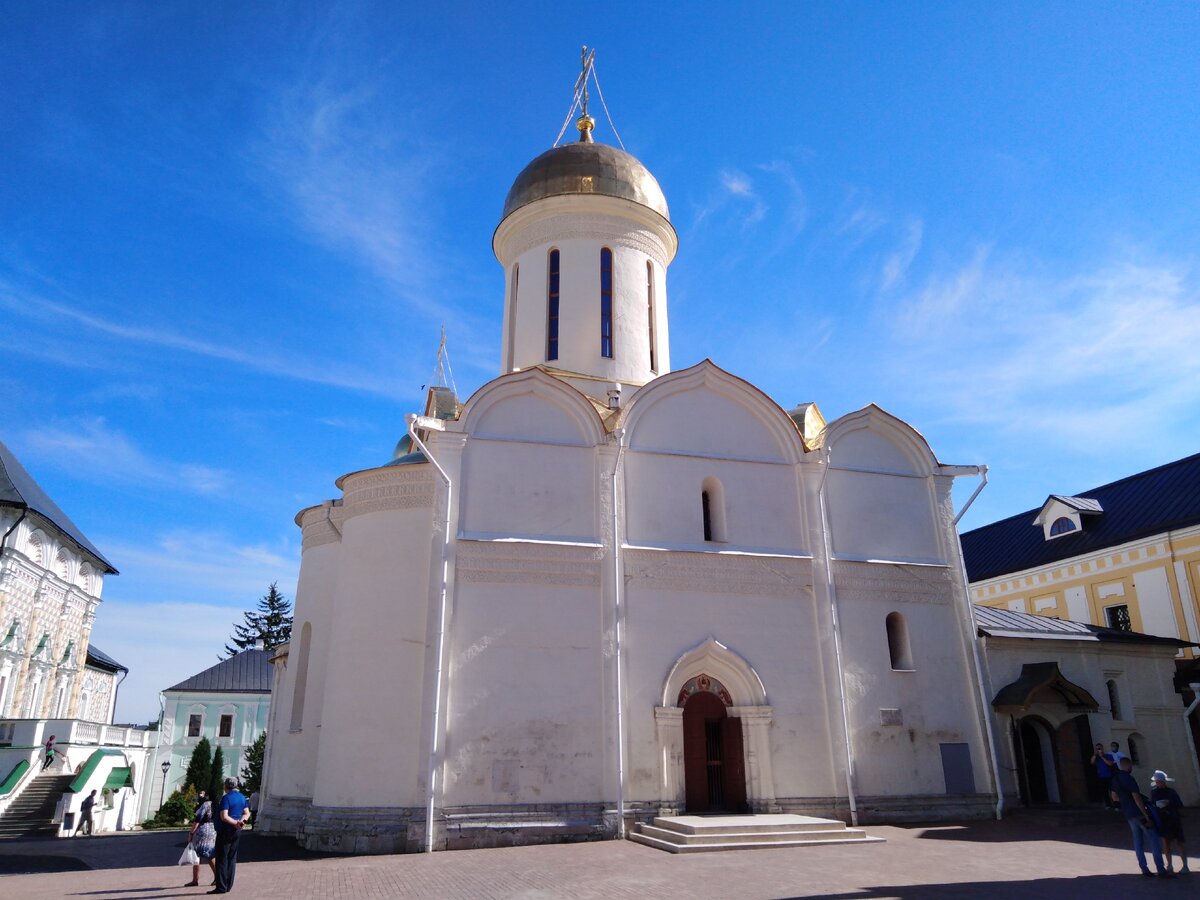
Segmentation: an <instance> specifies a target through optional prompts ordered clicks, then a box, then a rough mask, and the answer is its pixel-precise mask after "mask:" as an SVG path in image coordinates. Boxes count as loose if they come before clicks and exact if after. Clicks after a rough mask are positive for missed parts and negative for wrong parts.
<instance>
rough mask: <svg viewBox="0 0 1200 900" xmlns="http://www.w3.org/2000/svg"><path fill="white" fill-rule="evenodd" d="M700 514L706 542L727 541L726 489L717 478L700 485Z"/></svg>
mask: <svg viewBox="0 0 1200 900" xmlns="http://www.w3.org/2000/svg"><path fill="white" fill-rule="evenodd" d="M700 514H701V516H702V519H703V523H704V541H705V543H724V542H725V491H724V489H723V488H722V487H721V482H719V481H718V480H717V479H715V478H705V479H704V483H703V484H701V485H700Z"/></svg>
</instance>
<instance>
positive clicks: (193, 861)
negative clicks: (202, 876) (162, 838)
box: [177, 841, 200, 866]
mask: <svg viewBox="0 0 1200 900" xmlns="http://www.w3.org/2000/svg"><path fill="white" fill-rule="evenodd" d="M199 862H200V854H199V853H197V852H196V848H195V847H193V846H192V842H191V841H188V845H187V846H186V847H184V848H183V853H181V854H180V855H179V862H178V863H177V865H180V866H194V865H197V864H198V863H199Z"/></svg>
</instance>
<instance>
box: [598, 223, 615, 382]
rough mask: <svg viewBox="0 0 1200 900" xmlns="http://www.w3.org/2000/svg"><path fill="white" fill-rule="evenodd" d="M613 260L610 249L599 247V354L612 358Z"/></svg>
mask: <svg viewBox="0 0 1200 900" xmlns="http://www.w3.org/2000/svg"><path fill="white" fill-rule="evenodd" d="M612 304H613V260H612V251H611V250H609V249H608V248H607V247H602V248H601V249H600V355H601V356H603V357H605V358H606V359H612V358H613V307H612Z"/></svg>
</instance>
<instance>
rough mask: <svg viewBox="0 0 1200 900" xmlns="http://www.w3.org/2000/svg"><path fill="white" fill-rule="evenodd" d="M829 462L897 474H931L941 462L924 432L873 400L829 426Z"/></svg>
mask: <svg viewBox="0 0 1200 900" xmlns="http://www.w3.org/2000/svg"><path fill="white" fill-rule="evenodd" d="M822 443H823V446H824V447H825V448H826V449H827V450H828V451H829V454H830V464H831V465H834V466H839V467H846V468H855V469H869V470H871V471H878V472H890V473H894V474H897V475H930V474H932V473H933V472H934V471H936V470H937V468H938V466H939V463H938V460H937V457H936V456H934V453H933V450H931V449H930V447H929V444H928V443H927V442H926V440H925V438H924V437H922V435H921V433H920V432H918V431H917V430H916V429H915V428H913V427H912V426H911V425H909V424H908V423H907V422H905V421H904V420H902V419H899V418H897V417H896V416H893V415H892V414H891V413H889V412H886V411H885V410H883V409H880V408H879V407H878V406H876V405H875V404H874V403H871V404H869V405H867V406H864V407H863V408H862V409H860V410H858V411H857V412H852V413H848V414H846V415H844V416H842V417H840V418H838V419H835V420H834V421H833V422H831V423H829V425H828V427H826V429H825V432H824V435H823V438H822Z"/></svg>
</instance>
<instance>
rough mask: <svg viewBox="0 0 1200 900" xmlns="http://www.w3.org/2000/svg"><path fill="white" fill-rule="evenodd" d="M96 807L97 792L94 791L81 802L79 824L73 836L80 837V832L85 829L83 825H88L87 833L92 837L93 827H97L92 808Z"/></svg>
mask: <svg viewBox="0 0 1200 900" xmlns="http://www.w3.org/2000/svg"><path fill="white" fill-rule="evenodd" d="M95 807H96V792H95V791H92V792H91V793H90V794H88V795H87V796H86V797H84V798H83V802H82V803H80V804H79V824H78V825H76V826H75V834H74V835H72V836H73V837H78V836H79V832H80V831H82V830H83V826H84V825H86V826H87V834H88V836H89V837H90V836H91V834H92V829H93V828H95V822H93V821H92V810H93V809H95Z"/></svg>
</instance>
